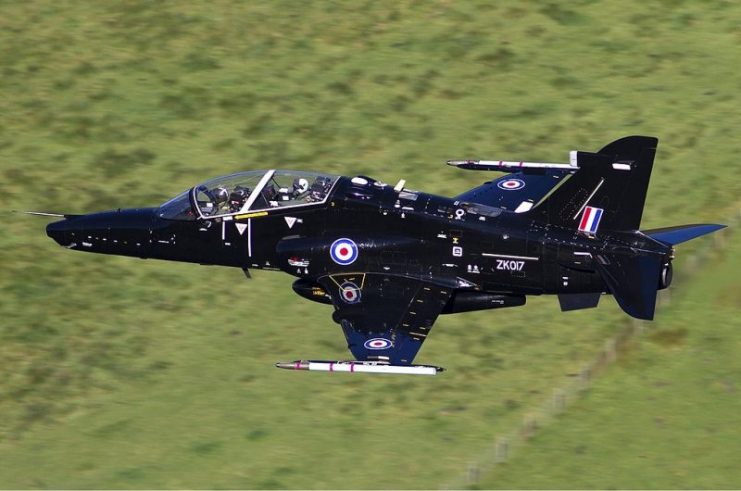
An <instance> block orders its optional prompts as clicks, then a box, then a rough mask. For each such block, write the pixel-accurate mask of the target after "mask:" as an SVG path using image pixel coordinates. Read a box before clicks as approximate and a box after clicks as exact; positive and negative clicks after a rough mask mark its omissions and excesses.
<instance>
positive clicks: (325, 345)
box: [0, 0, 741, 488]
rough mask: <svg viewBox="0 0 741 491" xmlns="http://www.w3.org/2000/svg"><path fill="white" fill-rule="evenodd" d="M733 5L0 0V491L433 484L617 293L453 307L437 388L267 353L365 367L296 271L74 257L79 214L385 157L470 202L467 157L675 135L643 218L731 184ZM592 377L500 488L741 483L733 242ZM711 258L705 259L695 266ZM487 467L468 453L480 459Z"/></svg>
mask: <svg viewBox="0 0 741 491" xmlns="http://www.w3.org/2000/svg"><path fill="white" fill-rule="evenodd" d="M740 54H741V4H739V3H738V2H731V1H704V2H699V1H681V0H665V1H637V0H626V1H621V2H618V1H613V2H609V1H601V2H599V1H575V2H568V3H566V2H553V1H537V2H527V3H526V2H519V1H502V2H489V1H470V2H450V1H439V2H420V1H378V0H377V1H373V2H330V1H327V2H282V1H274V2H263V3H260V2H228V1H216V2H209V3H193V4H190V3H187V2H146V1H126V2H92V1H91V2H52V1H32V2H3V3H1V4H0V69H1V70H2V73H1V76H0V196H2V198H3V204H2V205H0V206H1V207H2V208H3V216H4V220H3V230H2V232H1V233H0V264H1V265H2V270H1V271H2V273H1V274H0V288H2V295H1V296H0V487H2V488H203V487H206V488H235V487H236V488H286V487H288V488H325V487H329V488H438V487H441V486H446V485H447V484H446V483H451V482H457V481H456V480H457V479H458V478H459V476H461V475H465V473H466V472H467V469H468V468H469V467H470V466H471V464H472V463H481V459H482V456H483V455H487V452H489V450H490V449H491V448H492V445H494V441H495V438H496V437H497V435H500V434H506V433H508V432H511V430H512V429H513V428H517V427H518V426H519V425H521V424H522V421H523V417H525V416H526V415H527V413H528V411H529V409H528V408H531V407H533V406H535V405H539V404H541V403H542V401H543V400H547V399H548V398H549V397H550V395H551V394H552V391H553V389H554V388H557V387H561V386H564V385H565V384H568V383H569V382H570V381H572V380H573V378H574V376H575V375H576V374H578V373H579V370H580V367H582V366H584V364H585V363H588V362H589V361H590V360H593V359H594V358H595V356H597V354H598V353H599V352H600V350H601V349H602V347H603V346H604V343H605V340H607V339H609V338H611V337H612V336H614V335H615V334H616V333H617V332H619V330H620V329H621V328H622V327H623V326H624V324H625V322H626V320H625V314H623V313H622V312H621V311H620V310H619V309H618V308H617V307H616V306H615V303H614V301H613V300H612V299H610V298H605V299H603V301H602V303H601V305H600V307H599V308H598V309H596V310H589V311H580V312H572V313H565V314H561V313H560V312H559V309H558V305H557V301H556V300H555V299H554V298H550V297H545V298H533V299H532V300H531V301H529V303H528V305H527V306H526V307H524V308H520V309H512V310H503V311H494V312H483V313H481V312H479V313H470V314H461V315H457V316H452V317H451V316H445V317H441V318H440V319H439V320H438V322H437V324H436V326H435V329H434V334H433V336H432V337H431V339H430V340H429V341H428V342H427V343H425V346H424V348H423V349H422V350H421V352H420V355H419V357H418V358H417V362H418V363H431V364H439V365H442V366H445V367H447V368H448V370H449V371H448V372H445V373H444V374H443V375H441V376H438V377H431V378H425V377H415V378H404V377H357V376H356V377H353V376H344V375H340V374H338V375H336V376H327V375H322V374H308V373H292V372H287V371H281V370H276V369H275V368H273V363H274V362H275V361H278V360H285V359H288V360H291V359H296V358H324V359H332V358H337V359H342V358H345V357H347V356H348V353H347V352H346V349H345V343H344V338H343V336H342V334H341V331H340V329H339V328H338V326H337V325H336V324H334V323H333V322H332V321H331V319H330V313H331V307H328V306H322V305H318V304H312V303H310V302H307V301H305V300H303V299H301V298H300V297H298V296H296V295H295V294H294V293H293V292H292V291H291V289H290V284H291V278H289V277H288V276H286V275H282V274H277V273H267V272H256V273H255V274H254V280H253V281H245V280H244V277H243V275H242V273H241V272H240V271H239V270H232V269H226V268H215V267H199V266H194V265H185V264H178V263H164V262H156V261H141V260H136V259H130V258H118V257H105V256H95V255H85V254H79V253H77V252H70V251H66V250H63V249H61V248H59V247H58V246H56V245H55V244H54V243H53V242H52V241H51V240H50V239H48V238H47V237H46V236H45V233H44V226H45V223H46V220H44V219H39V218H34V217H25V216H21V215H17V214H15V215H13V214H10V210H44V211H61V212H67V213H81V212H90V211H99V210H104V209H112V208H118V207H134V206H153V205H157V204H159V203H161V202H164V201H165V200H167V199H169V198H170V197H172V196H174V195H175V194H177V193H179V192H180V191H182V190H184V189H186V188H188V187H190V186H192V185H193V184H195V183H198V182H200V181H203V180H206V179H208V178H210V177H214V176H218V175H223V174H227V173H230V172H234V171H240V170H249V169H261V168H268V167H275V166H278V167H284V168H296V169H307V170H317V171H326V172H332V173H338V174H344V175H355V174H367V175H371V176H373V177H375V178H379V179H382V180H384V181H386V182H396V181H397V180H398V179H401V178H404V179H406V180H407V185H408V186H409V187H410V188H416V189H422V190H424V191H428V192H433V193H440V194H446V195H454V194H457V193H460V192H462V191H463V190H466V189H468V188H471V187H473V186H475V185H477V184H479V183H480V182H481V181H482V180H484V179H487V178H490V177H491V176H489V175H487V176H483V175H481V174H477V173H471V172H462V171H457V170H455V169H452V168H449V167H446V166H445V165H444V160H445V159H448V158H505V159H513V160H515V159H528V160H538V159H543V160H546V161H565V159H566V157H567V152H568V151H569V150H572V149H582V150H587V151H595V150H597V149H599V148H601V147H602V146H603V145H604V144H606V143H608V142H610V141H612V140H614V139H617V138H619V137H622V136H625V135H629V134H645V135H656V136H658V137H659V138H660V145H659V150H658V154H657V158H656V165H655V167H654V173H653V180H652V182H651V187H650V190H649V195H648V199H647V205H646V210H645V213H644V218H643V224H642V225H643V227H644V228H653V227H660V226H668V225H675V224H683V223H694V222H723V221H724V220H729V219H730V217H733V216H737V214H738V209H739V195H740V194H741V178H740V177H739V171H741V164H739V161H738V158H739V157H738V156H739V154H741V139H740V138H739V137H738V133H739V130H740V129H741V111H739V95H738V94H739V93H740V92H741V72H739V68H738V66H739V65H738V63H739V59H741V58H740V57H739V55H740ZM725 237H726V238H727V239H726V247H725V248H724V249H719V250H716V251H715V252H712V253H710V254H709V255H708V254H706V255H705V259H704V260H703V261H701V262H700V263H699V265H698V266H696V267H694V268H686V269H685V272H684V273H683V267H685V266H688V265H687V264H686V258H688V257H692V256H693V254H694V253H695V252H696V251H697V250H699V249H698V248H702V247H704V246H707V244H708V242H709V241H712V240H713V239H712V238H705V239H699V240H698V241H695V242H693V243H691V244H687V245H682V246H680V247H679V250H678V256H679V257H678V259H677V261H676V263H675V266H676V269H677V270H678V274H677V283H676V286H677V288H675V289H674V294H673V295H672V301H671V303H670V304H669V305H662V307H661V308H660V309H659V312H658V315H657V321H656V322H655V323H652V324H648V325H647V326H646V329H647V331H646V333H645V334H644V335H642V336H639V337H637V338H636V339H634V340H632V341H631V343H629V345H628V346H627V347H626V348H625V349H624V350H623V351H622V352H621V353H620V356H619V362H618V363H617V364H614V365H611V366H610V367H608V368H607V370H606V371H605V372H604V373H603V375H602V376H601V377H600V378H599V379H598V380H596V381H595V383H594V384H593V385H592V387H591V388H590V389H589V390H588V391H587V392H586V394H585V395H584V396H583V397H581V398H579V400H578V401H577V402H575V403H574V404H573V405H570V406H569V407H568V408H567V410H566V411H565V412H564V413H563V414H561V415H560V416H558V417H557V418H556V420H555V421H553V422H552V424H550V425H549V426H547V427H546V428H544V429H543V430H542V431H541V432H539V433H538V434H537V435H536V436H535V437H534V438H532V439H531V440H530V441H529V442H527V444H526V445H524V446H523V447H522V448H520V449H519V450H518V451H517V452H516V453H513V455H512V458H511V459H510V460H509V461H508V462H507V463H505V464H503V465H498V466H496V467H491V466H488V467H487V465H486V462H484V463H483V464H482V471H481V475H480V479H476V480H475V481H476V482H472V483H470V484H472V485H473V486H484V487H507V488H523V487H545V488H564V487H566V488H569V487H578V488H585V487H586V488H592V487H595V488H604V487H637V488H667V487H689V488H696V487H712V488H729V487H730V488H738V487H741V467H739V466H738V465H737V462H738V454H739V452H741V443H739V442H741V416H740V415H741V403H740V402H739V401H740V400H741V399H740V393H739V391H741V357H739V356H738V354H739V353H741V321H740V318H739V314H740V313H741V312H740V311H739V306H740V305H741V275H739V273H741V267H740V266H741V265H740V264H739V260H738V259H737V258H738V257H739V253H741V251H739V246H738V244H737V242H738V241H737V240H736V237H737V235H734V233H733V231H731V233H730V234H728V235H726V236H725ZM690 270H691V271H692V273H690V272H689V271H690ZM477 465H478V464H477Z"/></svg>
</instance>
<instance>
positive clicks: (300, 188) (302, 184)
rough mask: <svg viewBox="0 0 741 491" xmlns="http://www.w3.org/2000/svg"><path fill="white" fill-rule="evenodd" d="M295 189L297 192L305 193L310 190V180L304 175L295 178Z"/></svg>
mask: <svg viewBox="0 0 741 491" xmlns="http://www.w3.org/2000/svg"><path fill="white" fill-rule="evenodd" d="M293 190H294V192H295V193H296V194H301V193H305V192H306V191H308V190H309V181H307V180H306V179H304V178H303V177H299V178H298V179H294V180H293Z"/></svg>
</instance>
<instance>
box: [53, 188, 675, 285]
mask: <svg viewBox="0 0 741 491" xmlns="http://www.w3.org/2000/svg"><path fill="white" fill-rule="evenodd" d="M536 210H537V208H536V209H534V210H531V211H530V212H526V213H514V212H510V211H506V210H502V209H500V208H495V207H489V206H484V205H480V204H476V203H467V202H461V201H456V200H454V199H451V198H446V197H442V196H436V195H432V194H426V193H422V192H417V191H411V190H406V189H401V190H400V189H395V188H393V187H392V186H389V185H385V184H382V183H380V182H378V181H374V180H372V179H370V178H362V177H356V178H348V177H339V178H338V179H336V181H335V182H334V184H333V186H332V188H331V190H329V191H328V193H327V195H326V197H325V198H324V199H323V200H322V201H320V202H317V203H304V204H302V205H300V206H287V207H281V206H268V205H267V204H266V207H265V208H263V209H259V210H254V211H253V210H246V211H245V212H244V213H239V214H231V215H229V216H223V217H215V218H212V217H198V216H196V215H197V213H195V214H192V213H191V214H189V213H184V214H181V215H180V216H177V217H171V216H168V215H167V214H166V213H163V212H162V209H161V208H143V209H128V210H118V211H111V212H104V213H95V214H90V215H82V216H79V217H73V218H68V219H66V220H63V221H60V222H56V223H52V224H50V225H49V227H48V233H49V235H50V236H52V237H53V238H55V240H57V242H59V243H60V244H62V245H64V246H66V247H69V248H72V249H76V250H83V251H89V252H97V253H105V254H118V255H125V256H134V257H141V258H152V259H164V260H174V261H187V262H193V263H201V264H211V265H222V266H233V267H239V268H243V269H268V270H281V271H284V272H286V273H288V274H291V275H293V276H296V277H298V278H302V279H307V280H308V279H311V278H317V277H321V276H324V275H328V274H335V273H347V272H353V271H363V272H371V273H372V272H378V273H383V274H390V275H400V276H409V277H415V278H421V279H424V280H426V281H430V282H433V283H434V282H438V283H440V284H445V285H453V286H455V288H456V289H460V290H468V291H483V292H491V293H498V294H504V295H540V294H564V293H588V292H592V293H598V292H607V291H608V290H607V288H606V286H605V284H604V282H603V280H602V278H601V276H600V275H599V274H598V272H597V271H596V269H595V265H594V263H593V261H596V260H598V258H599V255H600V253H601V252H610V253H612V254H615V253H617V254H620V253H621V251H624V252H625V254H635V253H636V251H638V252H640V253H642V254H648V255H654V254H656V255H660V256H662V257H665V258H666V260H667V262H668V260H669V255H670V253H671V249H670V248H668V247H667V246H665V245H663V244H661V243H659V242H657V241H654V240H652V239H651V238H649V237H647V236H644V235H642V234H640V233H638V232H635V233H620V234H606V235H605V234H603V235H601V236H600V237H599V238H597V237H594V236H588V235H585V234H582V233H579V232H578V231H577V230H570V229H565V228H562V227H558V226H554V225H549V224H547V223H545V222H543V221H541V220H539V219H538V214H537V213H535V211H536ZM340 238H346V239H350V240H351V241H353V242H354V243H355V244H357V257H356V258H355V259H353V261H352V262H351V263H349V264H343V262H342V261H340V262H338V261H337V260H335V258H334V257H333V255H332V253H331V248H332V244H333V243H335V241H336V240H337V239H340Z"/></svg>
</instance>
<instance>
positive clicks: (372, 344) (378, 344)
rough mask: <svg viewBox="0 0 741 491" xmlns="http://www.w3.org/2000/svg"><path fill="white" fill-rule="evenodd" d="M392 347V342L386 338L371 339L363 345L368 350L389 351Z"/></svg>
mask: <svg viewBox="0 0 741 491" xmlns="http://www.w3.org/2000/svg"><path fill="white" fill-rule="evenodd" d="M391 345H392V343H391V341H389V340H388V339H386V338H373V339H369V340H368V341H366V342H365V343H364V344H363V346H365V347H366V348H367V349H388V348H390V347H391Z"/></svg>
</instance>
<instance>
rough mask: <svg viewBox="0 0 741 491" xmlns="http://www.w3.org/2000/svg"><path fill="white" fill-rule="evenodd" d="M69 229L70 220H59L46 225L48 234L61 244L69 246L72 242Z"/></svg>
mask: <svg viewBox="0 0 741 491" xmlns="http://www.w3.org/2000/svg"><path fill="white" fill-rule="evenodd" d="M69 230H70V226H69V220H68V219H64V220H59V221H58V222H52V223H50V224H49V225H47V226H46V235H48V236H49V237H51V238H52V239H54V240H55V241H56V242H57V244H59V245H61V246H68V245H69V244H70V234H69Z"/></svg>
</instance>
